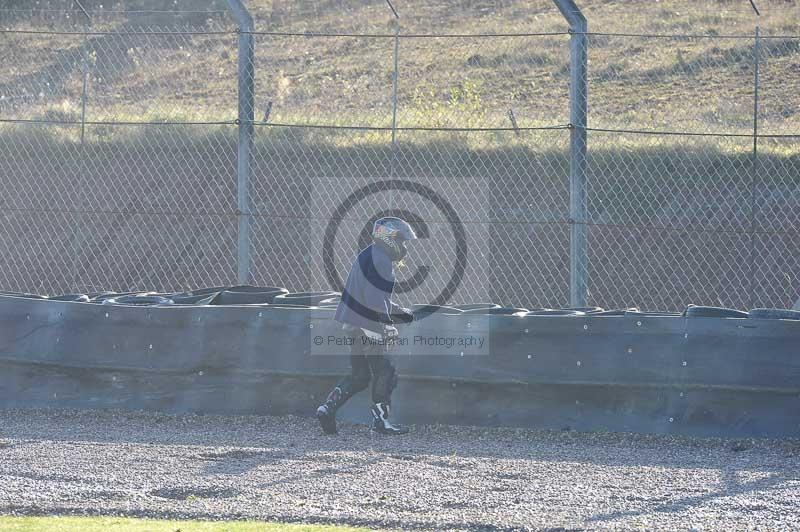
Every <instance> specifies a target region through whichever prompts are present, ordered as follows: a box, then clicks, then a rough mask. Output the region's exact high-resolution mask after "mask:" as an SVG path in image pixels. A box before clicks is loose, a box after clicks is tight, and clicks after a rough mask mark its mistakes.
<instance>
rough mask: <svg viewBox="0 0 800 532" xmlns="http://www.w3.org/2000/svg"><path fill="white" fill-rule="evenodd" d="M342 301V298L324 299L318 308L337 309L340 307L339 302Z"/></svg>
mask: <svg viewBox="0 0 800 532" xmlns="http://www.w3.org/2000/svg"><path fill="white" fill-rule="evenodd" d="M341 300H342V298H341V297H331V298H328V299H323V300H322V301H320V302H319V303H318V305H317V306H319V307H322V308H327V307H333V308H336V307H338V306H339V302H340V301H341Z"/></svg>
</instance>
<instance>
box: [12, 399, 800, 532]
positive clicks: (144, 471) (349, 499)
mask: <svg viewBox="0 0 800 532" xmlns="http://www.w3.org/2000/svg"><path fill="white" fill-rule="evenodd" d="M0 423H1V424H0V514H14V515H30V514H104V515H128V516H141V517H165V518H199V519H242V518H249V519H264V520H278V521H286V522H297V521H303V522H326V523H339V524H353V525H361V526H368V527H375V528H393V529H430V530H441V529H471V530H497V529H550V530H561V529H599V528H616V529H632V528H647V529H659V530H664V529H690V528H691V529H705V530H710V529H716V530H741V529H759V530H770V529H771V530H775V529H782V530H789V529H795V530H797V529H800V511H798V509H800V441H797V440H783V441H762V440H735V441H734V440H718V439H702V440H700V439H690V438H681V437H664V436H643V435H630V434H608V433H604V434H597V433H575V432H557V431H531V430H517V429H480V428H459V427H451V426H418V427H414V432H413V433H412V434H410V435H407V436H404V437H387V436H379V435H377V434H371V433H370V432H369V430H368V429H367V427H366V426H364V425H349V424H344V425H343V426H342V427H341V431H340V434H339V435H338V436H335V437H331V436H324V435H322V434H321V433H320V431H319V429H318V427H317V426H316V421H315V420H313V419H304V418H298V417H292V416H287V417H259V416H249V417H226V416H198V415H184V416H173V415H165V414H157V413H144V412H122V411H108V410H101V411H74V410H0Z"/></svg>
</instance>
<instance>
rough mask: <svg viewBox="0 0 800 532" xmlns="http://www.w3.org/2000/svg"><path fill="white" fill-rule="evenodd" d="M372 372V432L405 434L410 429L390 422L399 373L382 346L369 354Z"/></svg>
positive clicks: (373, 349) (374, 347) (373, 348)
mask: <svg viewBox="0 0 800 532" xmlns="http://www.w3.org/2000/svg"><path fill="white" fill-rule="evenodd" d="M366 358H367V361H368V362H369V366H370V369H371V370H372V402H373V403H374V404H373V406H372V418H373V421H372V430H374V431H376V432H380V433H383V434H405V433H406V432H408V428H407V427H404V426H402V425H396V424H393V423H391V422H389V409H390V405H391V403H392V391H394V389H395V387H396V386H397V371H396V370H395V368H394V366H393V365H392V363H391V362H390V361H389V359H388V358H387V357H386V354H385V349H384V348H383V347H382V346H373V347H372V348H371V349H370V351H369V352H368V353H367V357H366Z"/></svg>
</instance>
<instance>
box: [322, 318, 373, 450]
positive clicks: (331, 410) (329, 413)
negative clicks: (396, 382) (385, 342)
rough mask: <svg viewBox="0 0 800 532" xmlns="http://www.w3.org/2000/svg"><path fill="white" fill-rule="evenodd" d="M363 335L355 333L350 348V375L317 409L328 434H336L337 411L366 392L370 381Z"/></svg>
mask: <svg viewBox="0 0 800 532" xmlns="http://www.w3.org/2000/svg"><path fill="white" fill-rule="evenodd" d="M361 337H362V333H361V332H360V331H359V332H356V333H353V335H352V338H353V344H352V345H351V346H350V375H347V376H345V377H344V378H342V380H340V381H339V382H338V384H336V386H335V387H334V388H333V390H331V393H329V394H328V397H327V399H326V400H325V403H323V404H322V405H320V407H319V408H317V419H318V420H319V423H320V425H321V426H322V430H323V431H324V432H325V433H326V434H336V411H337V410H338V409H339V408H341V407H342V405H344V404H345V403H346V402H347V401H348V399H350V398H351V397H353V396H354V395H355V394H357V393H358V392H360V391H362V390H366V389H367V386H369V381H370V376H371V375H370V367H369V363H368V362H367V358H366V354H365V351H364V343H363V342H362V338H361Z"/></svg>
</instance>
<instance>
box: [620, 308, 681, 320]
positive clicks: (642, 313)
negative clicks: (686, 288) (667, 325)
mask: <svg viewBox="0 0 800 532" xmlns="http://www.w3.org/2000/svg"><path fill="white" fill-rule="evenodd" d="M625 315H626V316H642V317H648V316H650V317H653V316H658V317H661V318H669V317H680V316H682V315H683V314H681V313H680V312H648V311H645V310H626V311H625Z"/></svg>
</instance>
